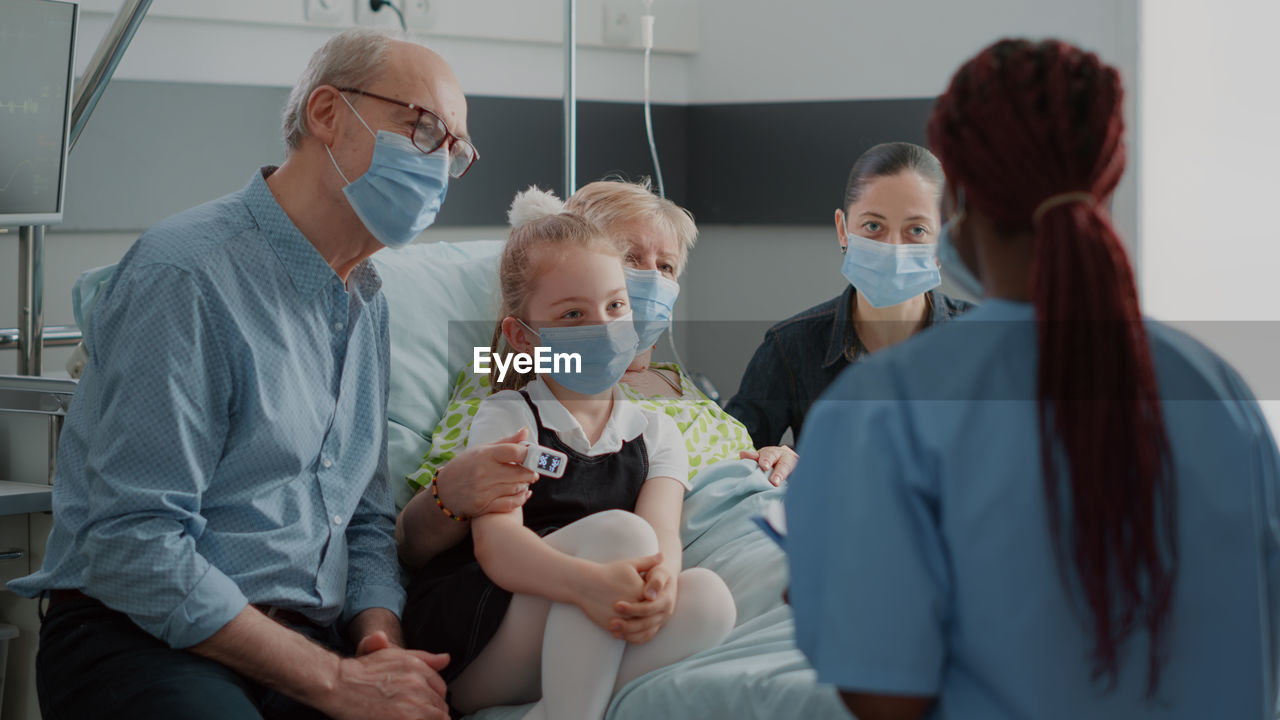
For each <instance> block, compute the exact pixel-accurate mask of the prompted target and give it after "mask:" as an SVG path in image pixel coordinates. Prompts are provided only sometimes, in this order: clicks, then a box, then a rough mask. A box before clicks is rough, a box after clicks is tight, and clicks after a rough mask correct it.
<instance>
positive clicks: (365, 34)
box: [283, 27, 408, 153]
mask: <svg viewBox="0 0 1280 720" xmlns="http://www.w3.org/2000/svg"><path fill="white" fill-rule="evenodd" d="M397 40H401V41H407V40H408V37H407V36H405V35H404V34H403V33H402V32H400V31H399V30H387V29H383V28H369V27H356V28H351V29H350V30H344V31H342V32H340V33H338V34H337V35H334V36H333V37H331V38H329V40H328V41H327V42H326V43H325V44H324V45H323V46H322V47H321V48H320V49H319V50H317V51H316V52H315V54H314V55H312V56H311V60H310V61H308V62H307V69H306V70H303V71H302V77H300V78H298V84H297V85H294V86H293V91H292V92H290V93H289V102H287V103H285V106H284V118H283V119H284V141H285V144H286V145H287V146H288V152H290V153H292V152H293V151H294V150H297V149H298V148H299V147H300V146H301V145H302V138H303V137H304V136H305V135H307V133H308V131H307V101H308V100H309V99H310V98H311V93H312V92H315V89H316V88H318V87H320V86H321V85H333V86H334V87H340V88H342V87H355V88H361V89H363V88H364V86H366V85H367V84H369V83H370V82H371V81H372V80H373V79H374V78H375V77H376V76H377V75H378V73H379V72H381V70H382V67H383V64H384V63H385V62H386V59H387V51H388V50H389V49H390V48H391V44H392V43H393V42H395V41H397Z"/></svg>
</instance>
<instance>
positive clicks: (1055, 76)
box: [929, 40, 1177, 695]
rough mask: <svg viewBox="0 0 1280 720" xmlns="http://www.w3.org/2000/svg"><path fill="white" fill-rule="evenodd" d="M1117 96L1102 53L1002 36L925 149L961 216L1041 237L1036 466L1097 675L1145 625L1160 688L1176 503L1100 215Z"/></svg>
mask: <svg viewBox="0 0 1280 720" xmlns="http://www.w3.org/2000/svg"><path fill="white" fill-rule="evenodd" d="M1122 97H1123V90H1122V88H1121V84H1120V77H1119V74H1118V73H1117V72H1116V71H1115V69H1114V68H1111V67H1109V66H1106V65H1104V64H1102V63H1101V62H1100V61H1099V60H1098V58H1097V56H1096V55H1093V54H1092V53H1086V52H1083V51H1081V50H1079V49H1077V48H1074V47H1072V46H1070V45H1066V44H1064V43H1061V42H1053V41H1050V42H1043V43H1030V42H1027V41H1015V40H1003V41H1000V42H998V43H996V44H995V45H992V46H991V47H989V48H987V49H986V50H984V51H983V52H982V53H980V54H979V55H978V56H977V57H975V58H973V59H972V60H970V61H969V62H968V63H966V64H965V65H964V66H963V67H962V68H961V69H960V70H959V71H958V72H957V73H956V75H955V77H954V78H953V79H952V82H951V86H950V87H949V88H948V90H947V92H946V93H945V94H944V95H943V96H942V97H940V98H939V99H938V102H937V104H936V106H935V108H934V112H933V116H932V118H931V119H930V122H929V141H930V144H931V145H932V147H933V150H934V152H935V153H937V155H938V156H939V157H940V158H941V160H942V165H943V167H944V168H945V170H946V173H947V178H948V180H949V182H950V183H951V184H952V186H953V187H956V188H962V189H963V191H964V197H965V203H966V205H967V207H970V208H978V209H980V210H981V211H982V213H983V214H984V215H986V216H987V217H989V218H990V219H991V220H992V221H993V223H994V224H995V225H996V227H997V228H998V229H999V230H1000V231H1002V232H1003V233H1006V234H1008V235H1010V236H1019V235H1027V236H1030V237H1031V238H1033V240H1032V242H1033V243H1034V247H1033V267H1032V277H1031V279H1030V292H1031V297H1032V300H1033V302H1034V304H1035V312H1036V319H1037V328H1038V346H1039V358H1040V360H1039V363H1040V364H1039V379H1038V388H1037V396H1038V401H1039V410H1040V412H1039V414H1040V439H1041V453H1042V456H1041V463H1042V466H1043V469H1044V490H1045V495H1046V500H1047V505H1048V512H1049V516H1048V524H1049V528H1050V531H1051V533H1052V534H1053V540H1054V547H1055V550H1056V552H1057V556H1058V564H1059V569H1060V570H1061V572H1062V576H1063V580H1064V583H1065V584H1066V586H1067V587H1068V588H1070V590H1069V592H1070V593H1071V594H1072V595H1073V596H1074V597H1080V598H1083V600H1084V601H1085V603H1087V605H1088V609H1089V613H1088V616H1087V619H1088V620H1089V621H1090V622H1091V627H1092V631H1093V658H1092V659H1093V670H1094V678H1095V680H1098V679H1101V680H1105V681H1107V682H1109V683H1112V684H1114V682H1115V680H1116V678H1117V674H1118V669H1119V665H1120V663H1119V658H1120V655H1121V650H1122V648H1123V646H1124V645H1125V644H1126V642H1127V641H1129V640H1130V639H1131V638H1132V637H1133V636H1134V633H1135V631H1136V630H1137V629H1139V628H1145V629H1146V631H1147V634H1148V636H1149V640H1150V645H1149V654H1148V675H1147V692H1148V695H1151V694H1154V692H1155V689H1156V687H1157V685H1158V683H1159V675H1160V667H1161V664H1162V657H1163V650H1164V644H1165V640H1166V638H1167V635H1168V633H1167V622H1168V618H1169V613H1170V609H1171V603H1172V598H1173V588H1174V578H1175V574H1176V569H1177V554H1176V546H1175V540H1174V538H1175V531H1176V528H1175V515H1174V509H1175V508H1174V506H1175V496H1174V487H1173V483H1172V479H1171V477H1170V473H1171V466H1172V464H1171V461H1170V456H1169V449H1168V438H1167V436H1166V434H1165V428H1164V421H1163V417H1162V414H1161V410H1160V399H1159V397H1158V395H1157V390H1156V379H1155V372H1154V369H1153V366H1152V362H1151V354H1150V351H1149V348H1148V345H1147V338H1146V333H1145V330H1144V328H1143V324H1142V317H1141V313H1140V310H1139V307H1138V294H1137V289H1136V287H1135V284H1134V278H1133V270H1132V268H1131V267H1130V265H1129V261H1128V258H1127V257H1126V255H1125V251H1124V248H1123V246H1122V245H1121V244H1120V239H1119V237H1118V236H1117V234H1116V231H1115V228H1114V227H1113V226H1112V224H1111V220H1110V218H1109V215H1108V212H1107V208H1106V206H1105V203H1106V201H1107V199H1108V198H1109V197H1110V196H1111V193H1112V191H1113V190H1114V189H1115V187H1116V184H1117V183H1118V182H1119V180H1120V176H1121V174H1122V173H1123V172H1124V164H1125V149H1124V142H1123V139H1122V134H1123V129H1124V125H1123V118H1122V112H1121V99H1122ZM1064 461H1065V462H1064ZM1063 470H1065V474H1066V482H1065V483H1063V482H1062V479H1061V475H1062V474H1063ZM1072 569H1074V571H1075V572H1074V573H1072V572H1071V570H1072ZM1073 580H1074V581H1076V582H1073ZM1046 652H1052V649H1046Z"/></svg>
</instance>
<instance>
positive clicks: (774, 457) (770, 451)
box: [738, 445, 800, 487]
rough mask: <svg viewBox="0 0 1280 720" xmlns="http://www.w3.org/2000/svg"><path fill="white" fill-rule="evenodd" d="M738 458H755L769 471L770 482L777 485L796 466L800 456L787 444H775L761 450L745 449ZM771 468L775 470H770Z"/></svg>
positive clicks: (762, 468) (761, 466) (761, 467)
mask: <svg viewBox="0 0 1280 720" xmlns="http://www.w3.org/2000/svg"><path fill="white" fill-rule="evenodd" d="M738 459H740V460H755V461H756V464H757V465H759V466H760V469H761V470H763V471H765V472H767V473H769V482H771V483H773V484H774V486H775V487H776V486H778V485H781V484H782V482H783V481H784V480H786V479H787V476H788V475H790V474H791V471H792V470H794V469H795V468H796V461H797V460H799V459H800V456H799V455H797V454H796V451H795V450H792V449H791V448H789V447H787V446H785V445H773V446H770V447H763V448H760V449H759V450H743V451H741V452H739V453H738ZM770 470H772V471H773V472H769V471H770Z"/></svg>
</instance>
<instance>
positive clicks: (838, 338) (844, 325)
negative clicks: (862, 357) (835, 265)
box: [822, 285, 866, 368]
mask: <svg viewBox="0 0 1280 720" xmlns="http://www.w3.org/2000/svg"><path fill="white" fill-rule="evenodd" d="M854 292H855V291H854V288H853V286H852V285H849V286H847V287H845V289H844V292H843V293H841V294H840V297H839V298H838V299H837V300H836V320H835V323H834V324H833V325H832V326H831V337H830V339H829V340H828V341H827V354H826V357H824V358H823V359H822V367H824V368H828V367H831V366H832V365H834V364H836V362H837V361H839V360H840V358H842V357H843V358H846V359H848V360H849V361H850V362H853V360H854V359H855V358H856V357H858V355H859V353H863V352H866V351H865V349H863V347H862V341H861V340H859V339H858V333H856V332H854V330H853V316H852V315H851V314H850V308H852V307H853V293H854Z"/></svg>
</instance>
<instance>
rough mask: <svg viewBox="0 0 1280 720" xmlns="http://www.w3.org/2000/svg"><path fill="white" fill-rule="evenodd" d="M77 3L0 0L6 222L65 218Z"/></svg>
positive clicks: (0, 212) (0, 155) (1, 189)
mask: <svg viewBox="0 0 1280 720" xmlns="http://www.w3.org/2000/svg"><path fill="white" fill-rule="evenodd" d="M75 30H76V6H75V5H74V4H73V3H65V2H55V1H54V0H3V2H0V225H40V224H47V223H55V222H60V221H61V220H62V210H63V207H62V206H63V188H64V187H66V172H67V167H66V165H67V136H68V132H69V130H70V127H69V126H70V123H71V120H70V114H71V113H70V95H71V82H72V72H73V71H74V66H73V64H74V53H75Z"/></svg>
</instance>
